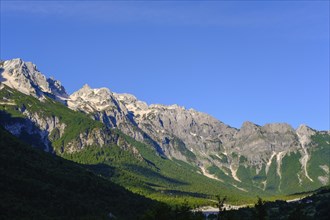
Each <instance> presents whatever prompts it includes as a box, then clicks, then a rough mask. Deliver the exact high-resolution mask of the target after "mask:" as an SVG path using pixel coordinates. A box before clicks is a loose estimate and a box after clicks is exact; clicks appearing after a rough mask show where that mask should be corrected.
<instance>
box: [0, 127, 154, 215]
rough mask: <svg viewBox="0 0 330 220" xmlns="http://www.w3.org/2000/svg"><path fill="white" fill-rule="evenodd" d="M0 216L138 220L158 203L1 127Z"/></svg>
mask: <svg viewBox="0 0 330 220" xmlns="http://www.w3.org/2000/svg"><path fill="white" fill-rule="evenodd" d="M0 180H1V181H0V219H43V220H46V219H109V218H108V216H109V213H112V214H113V215H114V216H116V217H117V218H118V219H136V218H137V216H138V215H141V214H143V213H144V212H145V211H146V210H148V208H150V207H152V206H153V205H155V204H156V202H154V201H151V200H150V199H147V198H144V197H142V196H138V195H136V194H133V193H131V192H129V191H127V190H125V189H124V188H123V187H120V186H118V185H117V184H114V183H112V182H111V181H109V180H106V179H104V178H102V177H100V176H97V175H95V174H93V173H92V172H90V171H86V169H85V168H84V167H81V166H80V165H78V164H76V163H74V162H71V161H68V160H65V159H62V158H60V157H58V156H55V155H51V154H49V153H45V152H43V151H40V150H37V149H35V148H32V147H30V146H28V145H26V144H24V143H22V142H21V141H19V140H17V139H16V138H15V137H13V136H12V135H11V134H9V133H8V132H7V131H5V130H4V129H3V128H2V127H0Z"/></svg>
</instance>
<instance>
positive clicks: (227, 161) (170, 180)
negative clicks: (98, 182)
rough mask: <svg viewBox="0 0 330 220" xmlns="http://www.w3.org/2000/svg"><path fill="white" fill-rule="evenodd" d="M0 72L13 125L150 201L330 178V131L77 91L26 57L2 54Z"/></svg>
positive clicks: (289, 190)
mask: <svg viewBox="0 0 330 220" xmlns="http://www.w3.org/2000/svg"><path fill="white" fill-rule="evenodd" d="M0 74H1V75H0V82H1V83H0V112H1V121H0V125H1V126H2V127H3V128H4V129H5V130H7V131H8V132H10V133H11V134H12V135H14V136H16V137H17V138H19V139H20V140H22V141H24V142H25V143H28V144H30V145H33V146H34V147H36V148H39V149H42V150H44V151H46V152H48V153H50V154H54V155H57V156H60V157H63V158H65V159H68V160H72V161H75V162H78V163H80V164H85V165H89V169H90V170H92V171H93V172H94V173H96V174H97V175H101V176H104V177H106V178H109V179H110V180H111V181H114V182H115V183H118V184H119V185H121V186H123V187H125V188H126V189H128V190H130V191H132V192H135V193H138V194H141V195H145V196H147V197H149V198H152V199H157V200H160V201H167V200H172V199H173V198H175V197H181V196H182V197H189V198H201V199H203V202H205V201H206V200H207V199H209V198H210V197H212V195H215V194H218V193H219V192H220V193H222V194H223V195H227V196H228V197H231V198H230V200H229V201H230V202H232V203H240V202H241V203H242V202H248V201H251V199H252V198H253V197H255V196H256V195H261V196H265V197H268V198H271V197H276V196H283V195H288V194H293V193H297V192H303V191H307V190H314V189H317V188H319V187H322V186H326V185H329V167H330V159H329V158H330V132H329V131H317V130H315V129H313V128H310V127H308V126H307V125H300V126H299V127H298V128H297V129H294V128H293V127H292V126H290V125H289V124H287V123H272V124H265V125H263V126H260V125H257V124H254V123H252V122H244V123H243V125H242V126H241V128H239V129H238V128H234V127H231V126H230V125H226V124H225V123H223V122H221V121H219V120H218V119H216V118H214V117H212V116H210V115H208V114H206V113H202V112H198V111H196V110H194V109H185V108H184V107H181V106H178V105H170V106H167V105H161V104H151V105H148V104H147V103H146V102H143V101H141V100H138V99H137V98H136V97H135V96H134V95H131V94H118V93H115V92H112V91H111V90H110V89H108V88H91V87H90V86H88V85H87V84H86V85H84V86H83V87H82V88H81V89H79V90H78V91H76V92H74V93H73V94H71V95H69V94H67V92H66V90H65V88H64V86H63V85H62V84H61V83H60V81H58V80H56V79H53V78H47V77H46V76H45V75H43V73H41V72H40V71H39V70H38V68H37V66H36V65H35V64H33V63H31V62H25V61H23V60H21V59H12V60H6V61H1V62H0ZM174 200H175V199H174ZM203 202H201V203H203ZM196 203H198V202H197V201H196Z"/></svg>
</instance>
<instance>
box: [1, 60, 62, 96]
mask: <svg viewBox="0 0 330 220" xmlns="http://www.w3.org/2000/svg"><path fill="white" fill-rule="evenodd" d="M0 74H1V77H0V82H1V83H3V84H5V85H7V86H9V87H11V88H13V89H16V90H18V91H20V92H22V93H24V94H26V95H32V96H34V97H36V98H39V99H41V100H42V98H44V97H45V96H48V95H51V96H52V98H54V99H56V100H58V101H62V102H64V100H65V99H66V98H67V97H68V95H67V93H66V91H65V89H64V87H63V86H62V85H61V83H60V82H59V81H57V80H54V79H52V78H50V79H47V78H46V77H45V76H44V75H43V74H42V73H41V72H40V71H39V70H38V69H37V67H36V65H34V64H33V63H31V62H24V61H23V60H21V59H13V60H7V61H4V62H3V63H2V64H1V66H0Z"/></svg>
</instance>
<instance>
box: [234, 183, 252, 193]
mask: <svg viewBox="0 0 330 220" xmlns="http://www.w3.org/2000/svg"><path fill="white" fill-rule="evenodd" d="M233 186H235V188H237V189H239V190H241V191H244V192H249V191H248V190H246V189H244V188H241V187H238V186H236V185H235V184H233Z"/></svg>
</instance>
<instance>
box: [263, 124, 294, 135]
mask: <svg viewBox="0 0 330 220" xmlns="http://www.w3.org/2000/svg"><path fill="white" fill-rule="evenodd" d="M263 130H264V131H265V132H269V133H288V132H292V133H294V132H295V131H294V129H293V128H292V126H291V125H289V124H287V123H272V124H265V125H264V126H263Z"/></svg>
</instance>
